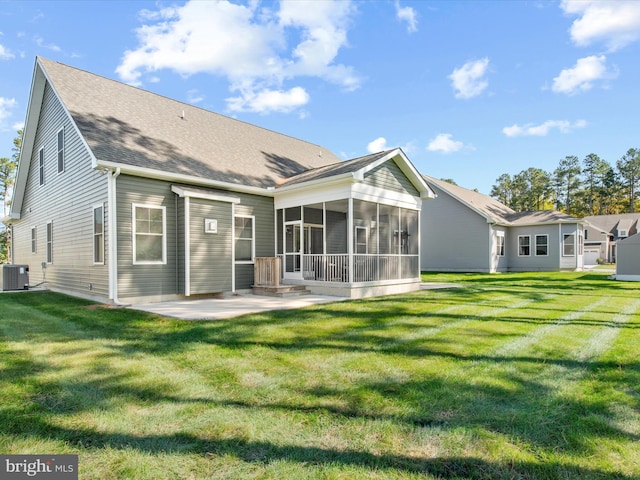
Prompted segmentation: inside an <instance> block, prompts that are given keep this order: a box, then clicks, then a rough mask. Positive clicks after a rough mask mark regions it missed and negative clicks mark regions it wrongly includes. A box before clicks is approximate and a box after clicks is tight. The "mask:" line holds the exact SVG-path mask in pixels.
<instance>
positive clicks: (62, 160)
mask: <svg viewBox="0 0 640 480" xmlns="http://www.w3.org/2000/svg"><path fill="white" fill-rule="evenodd" d="M61 133H62V145H60V134H61ZM56 147H57V152H58V154H57V156H56V159H57V162H58V173H64V170H65V158H64V150H65V148H64V147H65V134H64V127H62V128H61V129H60V130H58V133H57V134H56ZM61 167H62V168H61Z"/></svg>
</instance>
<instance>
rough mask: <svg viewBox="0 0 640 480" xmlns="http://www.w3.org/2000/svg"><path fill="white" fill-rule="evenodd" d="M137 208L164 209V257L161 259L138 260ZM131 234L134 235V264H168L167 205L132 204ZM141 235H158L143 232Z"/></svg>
mask: <svg viewBox="0 0 640 480" xmlns="http://www.w3.org/2000/svg"><path fill="white" fill-rule="evenodd" d="M136 208H148V209H154V210H161V211H162V259H161V260H138V258H137V244H136V236H137V235H138V232H137V228H136ZM131 219H132V220H131V234H132V237H133V239H132V240H133V252H132V254H133V264H134V265H166V263H167V207H165V206H163V205H150V204H146V203H132V204H131ZM140 235H157V234H149V233H146V234H145V233H141V234H140Z"/></svg>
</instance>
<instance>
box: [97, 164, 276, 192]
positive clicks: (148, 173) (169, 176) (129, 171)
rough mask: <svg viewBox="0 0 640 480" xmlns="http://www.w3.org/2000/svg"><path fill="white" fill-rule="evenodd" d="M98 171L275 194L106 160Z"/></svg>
mask: <svg viewBox="0 0 640 480" xmlns="http://www.w3.org/2000/svg"><path fill="white" fill-rule="evenodd" d="M95 168H97V169H107V170H114V169H116V168H119V169H120V172H121V173H122V174H125V175H132V176H135V177H144V178H152V179H155V180H165V181H167V182H178V183H189V184H191V185H200V186H204V187H213V188H221V189H224V190H230V191H234V192H240V193H251V194H253V195H260V196H263V197H273V195H274V192H273V190H271V189H269V188H263V187H253V186H248V185H238V184H235V183H228V182H220V181H218V180H207V179H206V178H202V177H195V176H193V175H184V174H181V173H170V172H163V171H160V170H155V169H153V168H146V167H137V166H135V165H126V164H123V163H117V162H107V161H104V160H98V161H97V165H96V167H95Z"/></svg>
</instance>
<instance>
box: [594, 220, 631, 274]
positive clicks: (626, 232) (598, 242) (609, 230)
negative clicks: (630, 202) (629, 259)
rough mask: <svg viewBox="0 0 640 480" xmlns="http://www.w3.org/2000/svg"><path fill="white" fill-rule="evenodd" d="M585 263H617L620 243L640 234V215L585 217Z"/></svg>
mask: <svg viewBox="0 0 640 480" xmlns="http://www.w3.org/2000/svg"><path fill="white" fill-rule="evenodd" d="M584 220H585V221H586V222H587V225H586V226H585V230H584V263H585V265H595V264H596V263H598V261H603V262H607V263H615V262H616V260H617V258H616V257H617V248H618V243H619V242H620V241H622V240H624V239H625V238H628V237H631V236H633V235H635V234H636V233H639V232H640V213H621V214H616V215H593V216H589V217H584Z"/></svg>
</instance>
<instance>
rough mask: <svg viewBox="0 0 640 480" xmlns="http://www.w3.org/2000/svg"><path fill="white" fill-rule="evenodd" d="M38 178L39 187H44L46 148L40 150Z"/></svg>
mask: <svg viewBox="0 0 640 480" xmlns="http://www.w3.org/2000/svg"><path fill="white" fill-rule="evenodd" d="M38 178H39V182H40V183H39V185H40V186H42V185H44V147H40V149H39V150H38Z"/></svg>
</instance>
